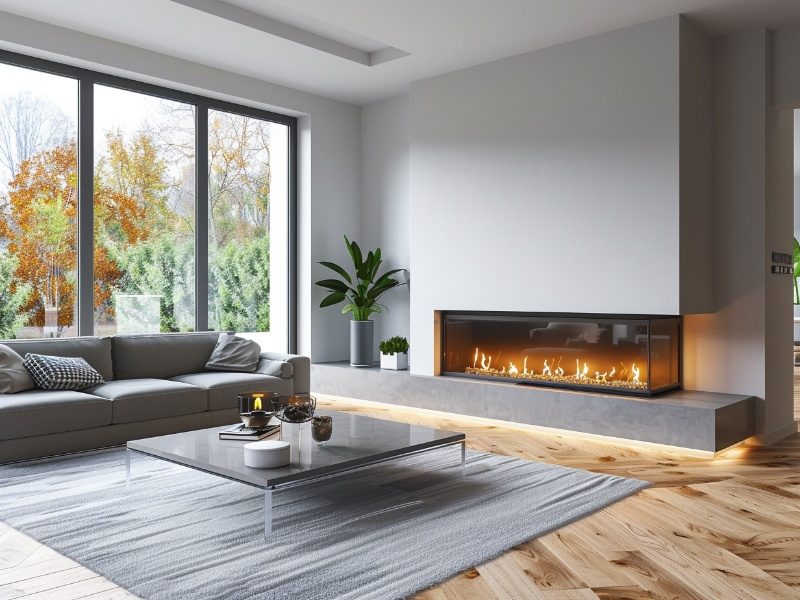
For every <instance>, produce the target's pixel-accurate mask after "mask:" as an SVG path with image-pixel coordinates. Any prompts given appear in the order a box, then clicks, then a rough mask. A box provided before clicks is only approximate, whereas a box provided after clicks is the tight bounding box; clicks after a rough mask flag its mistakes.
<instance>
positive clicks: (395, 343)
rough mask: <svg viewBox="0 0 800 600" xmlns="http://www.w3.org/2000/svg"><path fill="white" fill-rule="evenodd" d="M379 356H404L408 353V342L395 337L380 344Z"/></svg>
mask: <svg viewBox="0 0 800 600" xmlns="http://www.w3.org/2000/svg"><path fill="white" fill-rule="evenodd" d="M379 347H380V349H381V354H405V353H406V352H408V340H407V339H406V338H404V337H400V336H399V335H396V336H394V337H391V338H389V339H388V340H383V341H382V342H381V343H380V346H379Z"/></svg>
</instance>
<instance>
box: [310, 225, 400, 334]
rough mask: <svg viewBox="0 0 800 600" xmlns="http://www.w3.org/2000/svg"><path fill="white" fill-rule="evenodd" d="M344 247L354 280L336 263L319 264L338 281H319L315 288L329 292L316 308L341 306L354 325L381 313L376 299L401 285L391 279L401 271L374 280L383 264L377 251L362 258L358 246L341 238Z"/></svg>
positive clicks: (378, 249)
mask: <svg viewBox="0 0 800 600" xmlns="http://www.w3.org/2000/svg"><path fill="white" fill-rule="evenodd" d="M344 243H345V245H346V246H347V252H348V254H350V258H351V259H352V261H353V267H354V269H355V276H351V274H350V273H348V272H347V269H345V268H344V267H341V266H339V265H337V264H336V263H332V262H327V261H322V262H320V263H319V264H321V265H322V266H323V267H327V268H328V269H330V270H331V271H334V272H335V273H336V274H337V275H339V277H341V279H323V280H322V281H318V282H317V285H318V286H320V287H321V288H325V289H326V290H328V291H329V292H330V294H329V295H328V296H326V297H325V299H323V300H322V302H320V304H319V305H320V307H321V308H325V307H326V306H334V305H336V304H341V303H342V302H345V305H344V306H343V307H342V314H346V313H352V315H353V319H354V320H356V321H369V318H370V316H371V315H373V314H374V313H380V312H383V311H384V308H385V307H384V306H383V305H382V304H378V298H380V297H381V296H383V295H384V294H385V293H386V292H388V291H389V290H391V289H393V288H396V287H397V286H399V285H402V284H401V283H400V282H399V281H398V280H397V279H395V278H394V277H392V275H394V274H395V273H399V272H400V271H402V270H403V269H392V270H391V271H386V272H385V273H384V274H383V275H380V276H378V269H379V268H380V266H381V263H382V262H383V261H382V260H381V249H380V248H376V249H375V251H374V252H373V251H372V250H370V251H369V252H368V253H367V256H366V258H364V255H363V253H362V252H361V248H359V247H358V244H356V243H355V242H351V241H350V240H348V239H347V236H344Z"/></svg>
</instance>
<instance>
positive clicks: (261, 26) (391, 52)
mask: <svg viewBox="0 0 800 600" xmlns="http://www.w3.org/2000/svg"><path fill="white" fill-rule="evenodd" d="M170 1H171V2H174V3H176V4H181V5H183V6H187V7H189V8H192V9H194V10H198V11H201V12H204V13H206V14H209V15H213V16H215V17H219V18H220V19H225V20H226V21H231V22H233V23H238V24H239V25H244V26H245V27H250V28H251V29H256V30H258V31H261V32H263V33H267V34H269V35H273V36H275V37H279V38H282V39H285V40H288V41H290V42H294V43H295V44H300V45H302V46H306V47H308V48H313V49H315V50H319V51H320V52H325V53H326V54H332V55H334V56H338V57H340V58H344V59H346V60H349V61H351V62H355V63H358V64H361V65H365V66H368V67H371V66H375V65H379V64H382V63H385V62H388V61H390V60H395V59H398V58H402V57H404V56H408V53H407V52H404V51H402V50H399V49H398V48H392V47H386V48H382V49H380V50H376V51H375V52H367V51H365V50H361V49H359V48H355V47H353V46H350V45H348V44H344V43H342V42H337V41H336V40H332V39H330V38H327V37H325V36H322V35H318V34H316V33H313V32H311V31H306V30H305V29H301V28H299V27H295V26H294V25H289V24H288V23H283V22H282V21H278V20H276V19H271V18H270V17H267V16H264V15H260V14H258V13H255V12H252V11H249V10H245V9H243V8H239V7H238V6H233V5H232V4H228V3H227V2H223V1H222V0H170Z"/></svg>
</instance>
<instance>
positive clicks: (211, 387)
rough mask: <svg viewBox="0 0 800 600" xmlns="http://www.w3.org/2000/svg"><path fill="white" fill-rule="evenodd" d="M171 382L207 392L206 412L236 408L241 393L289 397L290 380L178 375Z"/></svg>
mask: <svg viewBox="0 0 800 600" xmlns="http://www.w3.org/2000/svg"><path fill="white" fill-rule="evenodd" d="M172 381H180V382H182V383H189V384H191V385H196V386H197V387H201V388H203V389H206V390H208V410H223V409H226V408H238V407H239V404H238V398H237V396H238V395H239V394H241V393H243V392H275V393H277V394H279V395H281V396H291V395H292V393H293V390H292V380H291V379H279V378H278V377H271V376H269V375H260V374H258V373H224V372H221V371H220V372H217V373H192V374H191V375H179V376H178V377H173V379H172Z"/></svg>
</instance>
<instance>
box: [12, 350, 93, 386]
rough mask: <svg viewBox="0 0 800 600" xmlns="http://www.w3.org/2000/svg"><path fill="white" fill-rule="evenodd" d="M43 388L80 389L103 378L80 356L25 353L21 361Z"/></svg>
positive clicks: (37, 383)
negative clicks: (67, 356) (66, 356)
mask: <svg viewBox="0 0 800 600" xmlns="http://www.w3.org/2000/svg"><path fill="white" fill-rule="evenodd" d="M23 364H24V365H25V368H26V369H28V372H29V373H30V374H31V377H33V380H34V381H35V382H36V385H37V386H39V387H40V388H41V389H43V390H82V389H84V388H89V387H93V386H95V385H100V384H101V383H105V379H103V376H102V375H100V373H98V372H97V371H95V370H94V369H93V368H92V367H91V366H90V365H89V363H87V362H86V361H85V360H84V359H82V358H65V357H63V356H45V355H43V354H26V355H25V361H24V363H23Z"/></svg>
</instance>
